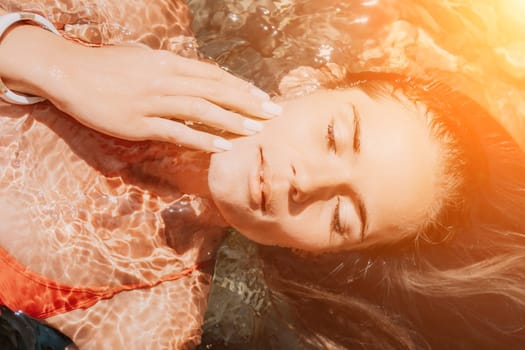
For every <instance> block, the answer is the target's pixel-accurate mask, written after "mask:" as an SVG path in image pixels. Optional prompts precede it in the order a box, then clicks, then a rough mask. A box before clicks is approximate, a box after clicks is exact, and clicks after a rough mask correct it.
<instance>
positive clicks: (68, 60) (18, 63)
mask: <svg viewBox="0 0 525 350" xmlns="http://www.w3.org/2000/svg"><path fill="white" fill-rule="evenodd" d="M30 3H34V2H30ZM4 5H5V4H4ZM4 8H8V9H10V8H11V7H9V6H4ZM117 32H118V30H117ZM28 53H30V54H28ZM0 76H1V77H2V79H4V80H5V81H6V82H7V86H8V87H10V88H11V89H13V90H17V91H20V92H25V93H30V94H36V95H39V96H43V97H46V98H47V99H49V100H50V101H51V102H52V103H53V104H54V105H55V106H57V107H58V108H59V109H61V110H62V111H64V112H66V113H67V114H69V115H71V116H72V117H74V118H75V119H77V120H78V121H79V122H81V123H82V124H84V125H86V126H88V127H90V128H93V129H95V130H98V131H100V132H102V133H105V134H109V135H112V136H115V137H119V138H123V139H127V140H145V139H151V140H158V141H167V142H173V143H177V144H180V145H183V146H186V147H190V148H196V149H201V150H206V151H211V152H214V151H223V150H227V149H228V148H229V147H230V146H229V144H228V142H226V141H225V140H224V139H222V138H221V137H219V136H217V135H215V131H208V132H203V131H197V130H195V129H193V128H191V127H188V126H187V125H185V124H184V123H181V122H180V121H191V122H198V123H203V124H207V125H209V126H212V127H214V128H217V129H224V130H227V131H230V132H232V133H234V134H239V135H251V134H253V133H256V132H258V131H259V130H260V129H261V128H262V124H260V123H258V122H256V121H254V120H251V117H256V118H262V119H266V118H271V117H273V116H275V115H277V114H279V113H280V111H279V107H278V106H276V105H274V104H272V103H271V102H270V101H268V96H267V95H265V94H264V93H263V92H261V91H260V90H258V89H256V88H255V87H253V86H251V85H250V84H248V83H247V82H244V81H242V80H240V79H238V78H236V77H234V76H231V75H230V74H228V73H226V72H224V71H223V70H221V69H220V68H218V67H216V66H214V65H211V64H207V63H204V62H200V61H197V60H194V59H187V58H183V57H181V56H178V55H175V54H173V53H170V52H168V51H160V50H148V49H146V48H143V47H117V46H109V47H102V48H91V47H85V46H83V45H79V44H76V43H74V42H71V41H68V40H65V39H63V38H61V37H58V36H55V35H53V34H51V33H49V32H47V31H45V30H44V29H41V28H38V27H36V26H28V25H21V26H18V27H16V28H14V29H12V30H11V31H10V32H9V33H7V35H6V36H4V38H3V40H2V41H1V42H0ZM234 110H235V112H234ZM245 116H250V117H249V118H247V117H245ZM174 119H175V120H174ZM210 130H211V129H210Z"/></svg>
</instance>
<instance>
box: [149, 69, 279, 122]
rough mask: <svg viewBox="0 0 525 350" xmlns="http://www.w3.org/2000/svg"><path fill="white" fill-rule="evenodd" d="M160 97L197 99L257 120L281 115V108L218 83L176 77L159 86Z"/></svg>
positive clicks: (247, 92) (245, 92) (248, 93)
mask: <svg viewBox="0 0 525 350" xmlns="http://www.w3.org/2000/svg"><path fill="white" fill-rule="evenodd" d="M159 89H160V91H158V93H159V94H161V95H170V96H189V97H198V98H203V99H205V100H208V101H210V102H213V103H215V104H218V105H220V106H222V107H226V108H228V109H232V110H235V111H237V112H239V113H242V114H246V115H251V116H254V117H258V118H263V119H270V118H274V117H276V116H278V115H280V114H281V113H282V107H281V106H279V105H278V104H276V103H274V102H272V101H263V102H262V103H261V100H260V99H259V98H257V97H256V96H254V95H252V94H251V93H250V92H249V91H247V90H246V89H245V90H239V89H235V88H232V87H230V86H225V85H224V84H223V83H221V82H220V81H215V80H207V79H201V78H189V77H177V78H173V79H167V80H166V81H164V82H163V83H162V85H159Z"/></svg>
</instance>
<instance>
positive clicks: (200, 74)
mask: <svg viewBox="0 0 525 350" xmlns="http://www.w3.org/2000/svg"><path fill="white" fill-rule="evenodd" d="M173 63H174V64H173V66H174V67H175V71H176V72H177V73H178V74H180V75H182V76H188V77H194V78H201V79H207V80H216V81H220V82H222V83H224V84H226V85H229V86H231V87H232V88H234V89H239V90H247V91H249V92H250V93H251V94H253V95H254V96H256V97H258V98H260V99H262V100H269V99H270V96H269V95H268V94H267V93H266V92H264V91H262V90H261V89H259V88H257V87H255V86H254V85H253V84H251V83H249V82H247V81H245V80H243V79H241V78H238V77H236V76H235V75H233V74H231V73H229V72H227V71H225V70H224V69H222V68H220V67H219V66H218V65H216V64H213V63H210V62H205V61H199V60H195V59H189V58H185V57H182V56H178V55H174V60H173Z"/></svg>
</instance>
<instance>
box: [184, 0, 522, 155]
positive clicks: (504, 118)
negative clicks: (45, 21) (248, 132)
mask: <svg viewBox="0 0 525 350" xmlns="http://www.w3.org/2000/svg"><path fill="white" fill-rule="evenodd" d="M189 4H190V7H191V8H192V12H193V13H194V16H195V18H194V29H195V32H196V34H197V38H198V40H199V43H200V45H201V48H202V52H203V53H204V55H206V56H208V57H211V58H213V59H214V60H217V61H218V62H220V63H221V64H222V65H223V66H225V67H228V68H229V69H230V70H232V71H234V72H235V73H237V74H239V75H241V76H244V77H246V78H248V79H251V80H253V81H254V82H256V83H257V84H258V85H260V86H261V87H263V88H266V89H268V90H269V91H273V92H274V93H276V92H277V88H278V81H279V78H280V77H282V76H283V75H284V74H285V73H286V72H288V71H289V70H291V69H293V68H295V67H297V66H298V65H306V66H312V67H319V66H321V65H323V64H325V63H328V62H332V63H336V64H338V65H341V66H343V67H344V68H346V69H348V70H350V71H362V70H376V71H390V72H398V73H405V74H411V75H418V76H423V77H429V76H430V77H436V79H441V80H444V81H445V82H448V84H449V85H451V86H454V87H456V88H458V89H459V90H461V91H463V92H464V93H466V94H467V95H469V96H470V97H472V98H473V99H474V100H476V101H478V102H479V103H481V104H482V105H483V106H485V107H486V108H487V109H488V110H489V111H490V112H491V113H492V114H493V115H495V116H496V117H497V118H499V119H500V120H501V122H502V123H503V124H504V125H505V126H506V127H507V130H509V131H510V132H511V133H512V134H513V136H514V137H515V138H517V139H518V142H520V144H521V146H522V147H525V138H524V137H523V136H522V135H524V134H525V121H524V120H525V119H524V118H521V120H520V113H521V115H523V113H524V111H525V90H524V89H523V87H524V86H525V26H523V25H521V24H520V21H521V19H522V18H523V16H525V5H524V4H525V3H524V2H523V1H520V0H503V1H492V0H475V1H474V0H439V1H425V0H406V1H397V0H346V1H336V0H323V1H317V0H316V1H313V0H295V1H294V0H280V1H278V0H276V1H269V0H253V1H236V0H190V1H189Z"/></svg>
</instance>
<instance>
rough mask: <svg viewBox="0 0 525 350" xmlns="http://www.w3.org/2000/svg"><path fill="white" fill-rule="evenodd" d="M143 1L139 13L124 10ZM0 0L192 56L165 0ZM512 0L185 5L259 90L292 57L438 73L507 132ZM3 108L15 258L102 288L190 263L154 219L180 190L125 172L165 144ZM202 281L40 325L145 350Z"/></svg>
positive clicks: (193, 335) (160, 339) (517, 93)
mask: <svg viewBox="0 0 525 350" xmlns="http://www.w3.org/2000/svg"><path fill="white" fill-rule="evenodd" d="M144 1H146V2H147V3H148V6H147V11H146V13H142V12H139V11H137V10H136V9H137V8H141V6H144ZM3 3H5V4H8V5H9V6H12V7H11V9H12V10H17V9H18V6H22V7H25V8H26V9H33V10H37V11H38V10H39V9H40V10H43V9H45V10H46V11H47V10H49V11H48V12H45V11H44V12H45V14H46V16H47V17H49V18H52V19H54V20H55V21H57V22H59V23H62V24H63V27H62V29H63V30H64V32H65V33H66V34H68V35H70V36H72V37H75V38H77V39H78V40H82V41H85V42H89V43H91V44H94V45H96V44H100V43H104V44H117V43H126V42H137V41H138V42H141V43H143V44H145V45H149V46H150V47H153V48H163V49H169V50H173V51H177V52H184V53H186V54H188V55H193V54H194V52H193V50H194V48H195V46H194V45H192V44H193V40H192V38H190V37H189V36H188V35H189V33H188V31H187V30H186V29H185V25H188V24H189V21H188V20H187V16H184V10H183V9H181V6H175V5H173V6H171V7H170V5H171V4H174V2H173V1H167V0H162V1H147V0H134V1H126V2H115V3H114V4H113V5H111V6H109V5H107V6H106V5H103V4H104V3H105V2H104V1H103V0H86V1H71V2H69V3H68V4H66V5H63V6H62V5H61V6H58V4H57V3H56V2H55V1H54V0H49V1H47V0H46V1H36V0H35V1H32V0H23V1H5V2H3ZM64 3H65V2H64ZM38 4H44V5H38ZM517 4H519V0H506V1H499V2H496V1H489V0H476V1H474V0H472V1H451V0H449V1H436V0H433V1H430V0H428V1H408V0H407V1H394V0H390V1H373V0H367V1H318V0H310V1H304V0H303V1H284V0H283V1H273V2H272V1H242V2H241V1H235V0H226V1H222V0H200V1H197V0H191V1H190V5H191V7H192V8H193V12H194V13H195V21H194V28H195V32H196V33H197V37H198V39H199V41H200V44H201V47H202V49H201V52H202V53H203V54H204V55H205V56H208V57H210V58H213V59H215V60H217V61H218V62H219V63H220V64H222V65H223V66H225V67H228V68H229V69H230V70H232V71H234V72H235V73H236V74H239V75H241V76H244V77H246V78H247V79H251V80H253V81H254V82H256V83H257V84H258V85H259V86H262V87H264V88H265V89H267V90H268V91H271V92H273V93H277V92H278V82H279V80H280V78H281V77H282V76H283V75H284V74H285V73H286V72H288V71H289V70H290V69H293V68H295V67H297V66H299V65H308V66H312V67H319V66H322V65H323V64H325V63H334V64H337V65H340V66H341V67H344V68H346V69H349V70H353V71H360V70H379V71H395V72H400V73H406V74H416V75H423V76H428V75H432V76H438V77H439V78H441V79H444V80H446V81H448V82H449V83H450V84H451V85H453V86H455V87H457V88H459V89H461V90H463V91H464V92H466V93H467V94H469V95H470V96H471V97H473V98H474V99H476V100H478V101H479V102H480V103H482V104H483V105H484V106H486V107H487V108H488V109H489V110H490V111H491V112H492V113H493V114H494V115H495V116H497V117H498V118H500V119H501V120H502V121H503V122H504V123H505V124H506V125H507V127H508V128H509V130H510V131H511V132H512V133H513V134H514V135H515V136H517V137H518V138H519V137H520V135H525V133H524V132H523V131H524V127H523V121H521V120H522V118H520V113H522V111H523V110H524V105H523V103H524V102H523V101H525V98H524V96H523V94H524V92H523V91H524V89H523V85H524V77H525V63H524V62H523V61H524V60H525V58H523V57H522V56H521V55H523V52H524V50H523V47H524V46H525V44H524V42H523V41H522V38H525V27H523V26H521V25H520V23H519V21H520V18H521V17H523V15H524V14H525V10H523V6H521V7H520V6H516V5H517ZM179 5H180V3H179ZM166 7H169V10H166ZM181 13H182V14H183V15H182V16H179V14H181ZM174 18H175V19H180V20H175V21H174ZM153 24H155V25H153ZM152 28H153V29H152ZM181 35H182V39H180V38H181ZM184 38H186V39H184ZM6 115H7V116H11V117H2V119H1V128H2V133H1V135H2V136H1V139H0V140H1V142H0V149H1V152H0V155H1V156H0V165H1V166H0V169H1V171H2V172H1V173H0V206H1V207H2V209H3V210H2V212H1V215H0V218H1V219H2V223H5V222H9V224H10V225H11V224H12V225H15V226H14V229H13V230H12V232H16V233H17V235H16V239H15V238H13V239H10V238H9V236H7V237H8V238H6V242H5V244H3V246H4V247H7V248H9V249H10V251H12V252H16V254H17V255H16V257H17V258H18V259H20V260H22V261H23V262H24V264H25V265H26V266H28V267H29V268H31V269H33V270H35V271H36V272H40V273H42V274H45V275H46V276H48V277H51V278H53V279H55V280H57V281H60V282H64V283H78V284H90V285H108V284H115V283H125V282H130V281H141V280H150V279H152V278H156V277H158V276H160V275H162V274H164V273H165V272H166V271H165V270H177V269H181V268H182V267H184V266H187V265H188V264H192V263H194V262H195V261H196V259H197V257H196V256H197V253H198V252H196V251H195V250H193V251H191V250H190V251H189V252H186V253H184V254H179V255H177V256H174V255H173V251H172V250H170V249H169V247H167V246H166V244H165V241H164V238H165V237H162V235H163V233H164V231H163V229H164V226H163V225H166V224H167V223H168V224H169V223H170V222H175V221H176V220H175V218H174V220H166V216H163V213H165V211H166V212H169V211H170V210H171V209H172V208H173V205H174V204H175V203H177V202H178V200H179V194H177V193H173V189H172V188H166V189H165V191H164V190H161V189H159V188H158V187H157V188H152V187H151V185H152V184H150V183H147V184H146V183H144V182H143V180H144V179H143V178H142V177H141V173H140V171H137V170H140V169H143V168H146V167H147V168H148V169H149V170H151V169H152V168H154V167H155V166H157V167H158V172H159V173H162V174H169V170H170V169H171V168H173V167H172V166H171V165H173V164H172V163H169V164H168V163H165V162H164V160H165V159H167V158H170V159H175V158H177V157H178V155H176V154H174V153H176V152H175V151H174V150H170V149H168V150H159V152H158V153H156V151H155V148H151V147H149V146H148V147H146V148H147V149H148V150H149V151H150V152H152V154H150V155H147V154H145V152H144V149H145V148H144V147H141V145H136V144H134V145H130V144H127V145H126V144H122V143H119V142H115V140H112V141H108V140H106V139H104V138H103V137H100V135H96V134H93V133H91V132H89V131H87V130H86V129H85V128H81V127H79V126H78V125H77V124H75V123H73V122H71V121H69V119H68V117H67V116H63V115H61V114H60V113H59V112H57V111H56V110H54V109H52V108H51V107H49V106H44V107H42V108H38V109H35V110H34V111H33V110H29V109H24V108H19V107H6V106H4V105H2V116H6ZM15 116H16V117H17V118H15ZM521 138H523V137H521ZM35 140H38V142H35ZM520 141H521V143H522V145H523V140H522V139H520ZM137 154H139V155H140V157H138V156H137ZM141 157H143V158H144V159H142V158H141ZM148 157H149V158H148ZM178 158H179V160H180V161H182V159H181V158H180V157H178ZM136 163H140V166H135V165H136ZM157 163H158V164H157ZM178 165H180V164H178ZM166 167H167V168H166ZM49 169H52V171H49ZM165 185H166V184H165ZM166 187H169V186H166ZM14 198H16V200H13V199H14ZM12 218H16V219H15V220H10V219H12ZM28 218H30V219H28ZM17 225H19V226H17ZM95 228H98V230H95ZM1 229H3V230H4V231H6V227H5V226H3V227H1ZM94 232H96V234H94ZM130 232H133V234H130ZM35 233H38V236H37V239H36V240H35ZM79 233H80V234H79ZM152 236H153V237H155V239H153V240H152V239H151V237H152ZM28 246H30V247H33V249H27V247H28ZM94 261H96V262H97V263H96V264H94V263H93V262H94ZM88 264H89V265H90V268H89V269H86V268H85V266H87V265H88ZM133 264H134V265H133ZM139 265H140V266H139ZM207 283H208V282H207V277H206V276H202V275H198V276H195V277H194V278H192V279H186V280H184V281H181V282H180V283H179V284H171V285H167V284H165V285H163V286H162V287H161V288H157V289H154V290H153V293H146V292H144V293H142V292H136V293H130V294H126V295H121V296H119V297H116V298H115V299H113V300H111V301H106V302H101V303H99V304H97V306H96V307H93V308H91V309H90V310H88V311H84V310H77V311H75V312H73V313H71V314H68V315H63V316H59V317H57V318H55V319H54V320H51V322H53V323H55V324H57V325H59V324H60V325H62V326H64V325H65V326H64V327H60V328H61V329H62V330H63V331H65V332H66V333H67V334H68V335H70V336H72V337H74V338H75V339H76V340H81V341H83V342H85V343H89V342H91V343H90V344H91V345H92V347H94V348H100V346H98V347H97V345H100V344H105V345H106V346H107V345H108V343H107V341H108V339H112V340H114V341H115V344H114V348H126V347H125V346H122V345H121V344H120V343H119V341H120V339H116V337H114V328H115V327H117V328H119V336H120V337H121V338H122V339H124V340H123V341H125V339H126V337H128V339H133V338H135V335H136V334H139V333H140V334H147V335H150V336H151V337H154V340H155V342H156V344H157V345H158V346H157V348H162V347H165V346H169V345H172V346H174V345H175V344H176V345H180V344H187V343H188V342H196V341H197V339H198V337H199V334H198V328H199V326H200V322H201V320H200V318H199V317H195V315H197V314H199V315H200V313H201V312H202V311H203V310H204V308H205V305H204V304H205V303H204V301H203V300H204V299H205V296H206V292H207ZM130 305H133V306H135V307H129V306H130ZM144 305H147V306H148V308H149V309H150V310H154V309H155V308H157V309H158V310H161V311H162V312H164V313H165V314H166V319H165V320H163V321H164V324H169V325H170V327H169V330H166V333H162V334H161V333H160V332H159V331H158V329H156V328H154V326H155V325H157V324H159V322H158V320H157V319H156V318H155V315H158V313H156V312H152V313H151V314H148V317H144V315H140V316H141V320H142V321H143V322H142V323H137V322H133V320H134V318H135V319H136V318H137V315H136V314H134V312H135V311H137V312H138V311H140V309H141V308H142V307H144ZM93 320H96V322H92V321H93ZM130 320H131V321H130ZM129 324H132V325H134V327H129ZM93 338H96V339H97V341H100V343H96V341H92V339H93ZM101 339H102V340H101ZM142 339H146V340H148V339H147V336H143V337H141V339H137V340H136V341H137V342H138V341H140V340H142ZM148 341H149V340H148ZM81 344H83V343H79V345H81ZM135 345H136V346H140V345H139V343H135Z"/></svg>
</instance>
